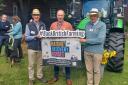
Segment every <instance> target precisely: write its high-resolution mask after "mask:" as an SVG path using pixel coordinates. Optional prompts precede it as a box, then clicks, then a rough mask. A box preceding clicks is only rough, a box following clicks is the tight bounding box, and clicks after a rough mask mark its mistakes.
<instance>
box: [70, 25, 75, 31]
mask: <svg viewBox="0 0 128 85" xmlns="http://www.w3.org/2000/svg"><path fill="white" fill-rule="evenodd" d="M69 29H70V30H71V31H73V30H74V29H73V27H72V25H71V24H70V23H69Z"/></svg>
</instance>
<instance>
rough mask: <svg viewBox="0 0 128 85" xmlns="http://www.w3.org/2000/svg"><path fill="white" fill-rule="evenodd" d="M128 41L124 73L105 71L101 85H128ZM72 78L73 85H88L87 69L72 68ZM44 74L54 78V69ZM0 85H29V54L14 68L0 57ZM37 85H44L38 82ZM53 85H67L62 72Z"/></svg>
mask: <svg viewBox="0 0 128 85" xmlns="http://www.w3.org/2000/svg"><path fill="white" fill-rule="evenodd" d="M127 51H128V41H126V48H125V64H124V71H123V73H113V72H108V71H105V74H104V78H103V79H102V81H101V85H128V58H127V56H128V52H127ZM71 72H72V73H71V78H72V81H73V85H86V71H85V68H81V69H80V68H72V70H71ZM44 74H45V77H46V78H47V79H51V78H52V77H53V67H51V66H47V67H45V68H44ZM0 85H28V70H27V54H26V53H24V59H23V60H22V62H21V63H19V64H16V65H15V66H13V67H12V68H11V67H10V64H9V63H7V62H6V58H5V57H4V55H3V54H2V55H1V56H0ZM35 85H48V84H43V83H41V82H39V81H38V80H36V82H35ZM53 85H66V82H65V75H64V74H63V73H62V71H60V79H59V81H58V82H57V83H55V84H53Z"/></svg>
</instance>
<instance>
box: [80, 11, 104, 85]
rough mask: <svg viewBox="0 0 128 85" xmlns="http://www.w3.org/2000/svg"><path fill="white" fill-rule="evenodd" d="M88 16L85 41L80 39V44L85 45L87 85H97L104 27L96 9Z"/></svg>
mask: <svg viewBox="0 0 128 85" xmlns="http://www.w3.org/2000/svg"><path fill="white" fill-rule="evenodd" d="M89 16H90V20H91V21H90V22H89V23H88V24H87V26H86V29H85V32H86V33H85V36H86V39H80V42H85V43H86V46H85V53H84V56H85V65H86V69H87V85H99V83H100V79H101V78H100V66H101V61H102V55H103V51H104V42H105V37H106V25H105V23H103V22H102V21H100V19H99V11H98V9H96V8H92V10H91V11H90V13H89Z"/></svg>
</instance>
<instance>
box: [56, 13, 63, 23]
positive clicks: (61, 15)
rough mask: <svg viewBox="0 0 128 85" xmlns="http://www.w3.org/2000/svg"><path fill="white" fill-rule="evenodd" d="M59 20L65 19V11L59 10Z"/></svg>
mask: <svg viewBox="0 0 128 85" xmlns="http://www.w3.org/2000/svg"><path fill="white" fill-rule="evenodd" d="M57 20H58V21H59V22H61V21H63V20H64V12H63V11H59V12H58V13H57Z"/></svg>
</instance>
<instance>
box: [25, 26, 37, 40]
mask: <svg viewBox="0 0 128 85" xmlns="http://www.w3.org/2000/svg"><path fill="white" fill-rule="evenodd" d="M33 39H35V36H31V35H30V30H29V27H28V25H26V29H25V40H26V41H31V40H33Z"/></svg>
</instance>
